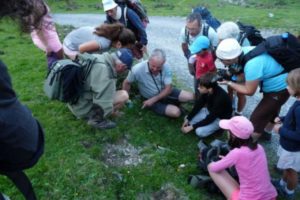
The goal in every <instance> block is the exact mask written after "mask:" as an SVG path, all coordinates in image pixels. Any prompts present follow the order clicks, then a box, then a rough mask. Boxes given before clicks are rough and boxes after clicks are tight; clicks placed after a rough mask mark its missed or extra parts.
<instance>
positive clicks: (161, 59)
mask: <svg viewBox="0 0 300 200" xmlns="http://www.w3.org/2000/svg"><path fill="white" fill-rule="evenodd" d="M165 62H166V53H165V52H164V51H163V50H162V49H154V50H153V51H152V52H151V55H150V57H149V70H150V72H151V73H152V74H154V75H157V74H159V73H160V72H161V70H162V68H163V65H164V64H165Z"/></svg>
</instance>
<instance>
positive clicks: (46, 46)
mask: <svg viewBox="0 0 300 200" xmlns="http://www.w3.org/2000/svg"><path fill="white" fill-rule="evenodd" d="M41 6H44V5H41ZM46 7H47V14H46V15H45V16H44V17H43V19H42V27H41V29H40V30H36V29H35V30H33V31H32V32H31V39H32V41H33V43H34V44H35V45H36V46H37V47H38V48H40V49H41V50H43V51H45V52H47V53H48V52H55V53H56V52H58V51H59V50H60V49H61V48H62V44H61V42H60V40H59V37H58V34H57V32H56V28H55V24H54V22H53V19H52V17H51V15H50V9H49V7H48V6H46Z"/></svg>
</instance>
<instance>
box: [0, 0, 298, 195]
mask: <svg viewBox="0 0 300 200" xmlns="http://www.w3.org/2000/svg"><path fill="white" fill-rule="evenodd" d="M102 3H103V8H104V11H105V12H106V15H107V20H106V22H105V23H104V24H101V25H100V26H98V27H80V28H78V29H76V30H74V31H72V32H70V33H69V34H68V35H67V36H66V38H65V39H64V41H63V44H62V43H61V42H60V40H59V38H58V34H57V32H56V29H55V26H54V24H53V21H52V18H51V16H50V14H49V12H50V9H49V7H48V6H47V5H46V4H45V2H43V1H42V0H35V1H33V0H24V1H22V2H18V1H7V2H5V3H0V9H1V12H0V14H1V16H0V17H6V16H8V17H10V18H12V19H13V20H16V21H18V22H20V26H21V28H22V30H23V31H25V32H31V36H32V39H33V42H34V43H35V44H36V45H37V46H38V47H39V48H40V49H42V50H43V51H45V52H46V57H47V60H48V67H50V66H51V65H52V64H53V62H54V61H56V60H58V59H62V58H63V57H64V55H65V56H66V57H68V58H69V59H75V58H76V56H78V54H80V53H84V52H87V53H92V54H93V55H95V58H96V64H94V65H93V67H92V68H91V71H90V73H89V75H88V77H87V80H86V82H85V83H84V84H85V85H84V91H83V92H82V94H81V96H80V97H79V99H78V101H77V102H76V103H72V104H68V107H69V109H70V110H71V112H72V113H73V114H74V115H75V116H76V117H77V118H81V119H84V120H86V122H87V124H88V125H91V126H93V127H95V128H98V129H108V128H114V127H116V123H115V122H113V121H110V120H109V119H108V116H110V115H116V116H118V115H119V114H120V111H119V110H120V109H121V108H122V107H123V106H124V104H125V103H126V102H127V101H128V100H129V92H130V88H131V86H132V83H133V82H136V83H137V87H138V89H139V93H140V95H141V98H142V109H144V108H147V109H150V110H152V111H153V112H155V113H156V114H158V115H163V116H167V117H171V118H178V117H180V116H182V115H183V113H184V112H183V110H182V107H181V103H184V102H194V106H193V108H192V110H191V111H190V113H188V114H187V115H186V116H185V117H184V119H183V123H182V126H181V131H182V132H183V133H184V134H186V133H189V132H191V131H193V130H194V131H195V133H196V135H197V136H199V137H200V138H203V137H207V136H209V135H211V134H213V133H215V132H216V131H218V130H220V129H225V130H227V131H228V142H229V144H230V146H231V148H232V150H231V151H230V152H229V153H228V154H227V155H226V156H224V157H223V158H221V159H220V160H219V161H216V162H212V163H211V164H210V165H209V167H208V169H209V173H210V175H211V177H212V179H213V180H214V182H215V183H216V185H217V186H218V187H219V188H220V190H221V191H222V192H223V194H224V195H225V196H226V198H227V199H266V200H268V199H269V200H271V199H276V196H277V193H276V190H275V188H274V186H275V187H276V189H277V191H278V192H279V194H281V195H283V196H284V197H286V198H289V199H294V196H295V194H294V191H295V188H296V186H297V181H298V172H299V171H300V168H299V166H300V160H299V159H300V154H299V153H300V145H299V143H300V136H299V129H298V128H300V122H298V121H297V120H299V119H300V110H299V109H300V108H298V107H299V106H298V104H299V98H300V96H299V95H300V85H299V83H300V70H299V69H296V70H294V71H292V72H291V73H289V74H287V73H282V71H284V68H283V67H282V66H281V65H280V64H279V63H278V62H276V61H275V60H274V59H273V58H272V57H271V56H270V55H268V54H266V53H265V54H262V55H259V56H257V57H255V58H252V59H251V60H249V61H248V62H247V63H246V65H245V66H244V67H243V68H242V72H241V73H239V74H238V75H237V77H235V79H234V80H230V81H229V80H220V79H219V77H218V76H217V75H216V71H217V67H216V64H215V61H216V59H218V60H219V61H221V63H223V64H224V65H225V66H231V67H239V65H240V59H241V56H242V55H243V54H246V53H247V52H249V51H250V50H251V49H253V48H254V47H252V46H250V45H249V41H247V40H244V41H243V43H242V44H240V43H239V41H238V37H239V33H240V30H239V28H238V26H237V25H236V24H235V23H234V22H225V23H223V24H222V25H221V26H220V27H219V28H218V29H217V30H214V29H213V28H211V27H209V26H208V25H207V24H206V23H205V22H204V21H203V20H202V19H201V15H200V14H197V13H192V14H190V15H189V16H188V17H187V20H186V26H185V27H184V28H183V29H182V31H181V34H180V39H181V48H182V51H183V53H184V56H185V57H186V59H187V63H188V66H189V71H190V73H191V74H192V75H193V77H194V80H192V81H194V86H195V88H194V89H195V91H194V92H189V91H185V90H180V89H178V88H176V87H174V86H173V85H172V70H171V68H170V66H168V64H167V62H166V52H165V51H164V50H163V49H159V48H157V49H154V50H153V51H152V52H151V53H150V56H149V58H148V59H147V60H145V61H141V62H138V63H137V64H136V65H134V66H132V65H133V60H134V57H136V58H138V59H139V58H141V56H140V55H141V54H143V53H146V52H147V43H148V40H147V34H146V30H145V26H144V25H143V23H142V21H141V20H140V18H139V17H138V15H137V14H136V13H135V12H134V11H133V10H131V9H129V8H126V9H124V7H122V6H119V5H118V4H116V3H115V2H114V1H113V0H102ZM16 11H18V12H16ZM111 47H113V48H115V50H113V51H112V52H107V51H108V50H109V49H110V48H111ZM0 70H1V72H2V73H1V76H2V78H1V82H2V83H1V85H2V87H1V92H0V104H1V105H2V106H1V109H2V112H1V113H2V114H1V116H0V120H1V127H2V129H1V130H2V134H1V137H0V143H1V144H2V145H1V152H2V153H0V173H1V174H3V175H6V176H7V177H9V178H10V179H11V180H12V181H13V182H14V183H15V185H16V186H17V187H18V188H19V189H20V191H21V192H22V193H23V195H24V196H25V198H26V199H36V196H35V193H34V190H33V188H32V185H31V183H30V181H29V179H28V178H27V176H26V175H25V173H24V172H23V170H24V169H27V168H30V167H32V166H33V165H34V164H35V163H36V162H37V161H38V159H39V158H40V156H41V155H42V153H43V147H44V134H43V129H42V127H41V126H40V124H39V122H38V121H37V120H36V119H35V118H34V117H33V116H32V114H31V112H30V111H29V110H28V109H27V108H26V107H24V106H23V105H22V104H21V103H20V102H19V101H18V99H17V97H16V95H15V92H14V90H13V89H12V87H11V82H10V77H9V75H8V73H7V70H6V66H5V65H4V64H3V63H2V62H1V63H0ZM124 72H128V75H127V77H126V78H125V80H124V81H123V83H122V88H121V89H120V90H117V88H116V81H117V78H118V76H117V75H118V74H123V73H124ZM262 83H263V84H262ZM220 85H226V86H227V87H228V93H227V92H226V91H225V90H224V89H223V88H222V87H221V86H220ZM259 86H260V89H261V91H262V93H263V98H262V100H261V101H260V102H259V104H258V105H257V106H256V108H255V110H254V111H253V113H252V114H251V117H250V119H247V118H246V117H244V116H235V117H232V116H233V113H234V111H233V108H232V98H233V97H232V93H233V92H236V93H237V95H238V98H239V102H238V108H237V111H236V112H235V115H241V114H242V110H243V108H244V106H245V104H246V98H245V95H253V94H254V93H255V92H256V90H257V88H258V87H259ZM290 95H292V96H295V97H296V102H295V103H294V105H293V106H292V107H291V108H290V110H289V112H288V113H287V115H286V117H279V116H278V115H279V111H280V108H281V106H282V105H283V104H284V103H285V102H286V101H287V99H288V98H289V96H290ZM1 102H2V103H1ZM15 121H18V123H15ZM272 131H274V132H277V133H278V134H279V135H280V148H279V150H278V155H279V161H278V165H277V167H278V168H280V169H283V177H282V178H281V179H280V180H275V181H273V184H271V180H270V175H269V172H268V166H267V159H266V155H265V152H264V149H263V147H262V146H261V145H260V144H258V142H259V141H261V139H267V140H268V139H270V133H271V132H272ZM12 137H13V138H14V139H11V138H12ZM12 158H13V160H11V159H12ZM231 166H235V168H236V170H237V174H238V176H239V183H238V182H237V181H236V180H234V179H233V178H232V177H231V176H230V175H229V174H228V173H227V172H226V168H228V167H231ZM5 198H6V197H4V195H0V199H5Z"/></svg>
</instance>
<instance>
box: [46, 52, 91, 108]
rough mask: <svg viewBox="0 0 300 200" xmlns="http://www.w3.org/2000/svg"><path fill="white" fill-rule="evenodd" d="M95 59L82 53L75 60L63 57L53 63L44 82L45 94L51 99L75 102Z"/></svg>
mask: <svg viewBox="0 0 300 200" xmlns="http://www.w3.org/2000/svg"><path fill="white" fill-rule="evenodd" d="M95 60H96V57H94V56H93V55H91V54H88V53H84V54H79V55H78V56H77V57H76V59H75V60H70V59H64V60H58V61H56V62H55V63H53V65H52V66H51V67H50V70H49V72H48V75H47V77H46V80H45V83H44V91H45V93H46V95H47V96H48V97H49V98H50V99H53V100H59V101H62V102H66V103H71V104H74V103H76V102H77V100H78V99H79V97H80V95H81V93H82V91H83V85H84V83H85V81H86V79H87V77H88V75H89V73H90V71H91V68H92V66H93V64H94V63H95Z"/></svg>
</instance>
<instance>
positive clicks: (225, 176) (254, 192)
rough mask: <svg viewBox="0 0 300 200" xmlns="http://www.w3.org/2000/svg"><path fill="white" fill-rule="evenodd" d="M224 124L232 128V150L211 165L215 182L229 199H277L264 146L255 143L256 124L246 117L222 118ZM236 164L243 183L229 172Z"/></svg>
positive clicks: (230, 133) (230, 131)
mask: <svg viewBox="0 0 300 200" xmlns="http://www.w3.org/2000/svg"><path fill="white" fill-rule="evenodd" d="M219 125H220V127H221V128H223V129H225V130H228V134H229V141H228V143H229V145H230V146H231V148H232V150H231V151H230V152H229V153H228V154H227V155H226V156H224V157H223V158H221V160H219V161H216V162H212V163H210V164H209V165H208V170H209V174H210V176H211V178H212V179H213V181H214V182H215V184H216V185H217V186H218V187H219V188H220V190H221V191H222V193H223V194H224V195H225V197H226V198H227V199H231V200H250V199H251V200H273V199H276V196H277V192H276V190H275V188H274V186H273V185H272V183H271V180H270V175H269V171H268V164H267V159H266V154H265V151H264V149H263V147H262V146H261V145H259V144H257V143H256V142H253V140H252V138H251V134H252V133H253V130H254V128H253V125H252V123H251V122H250V121H249V120H248V119H247V118H245V117H243V116H236V117H233V118H231V119H230V120H221V121H220V123H219ZM232 166H234V167H235V169H236V171H237V174H238V177H239V183H238V182H237V181H236V180H234V179H233V178H232V177H231V176H230V175H229V173H228V172H227V171H226V169H227V168H229V167H232Z"/></svg>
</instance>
